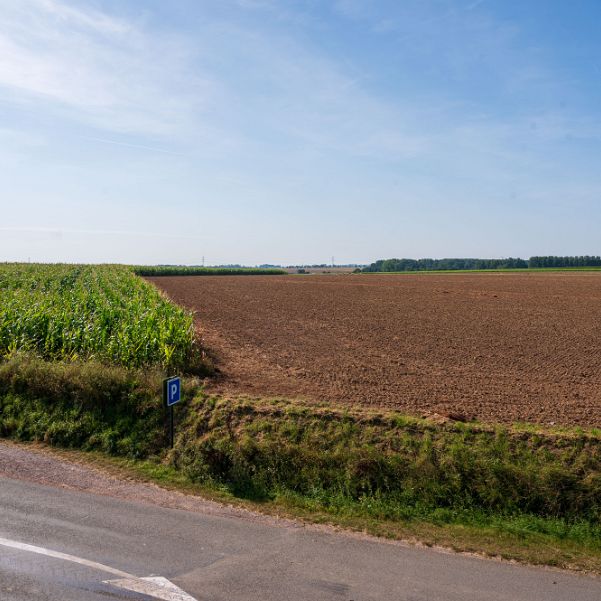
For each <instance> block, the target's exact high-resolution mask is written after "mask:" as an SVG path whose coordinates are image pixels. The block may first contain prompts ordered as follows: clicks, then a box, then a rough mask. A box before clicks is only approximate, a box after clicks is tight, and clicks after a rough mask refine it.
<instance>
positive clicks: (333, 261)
mask: <svg viewBox="0 0 601 601" xmlns="http://www.w3.org/2000/svg"><path fill="white" fill-rule="evenodd" d="M332 267H334V256H333V255H332Z"/></svg>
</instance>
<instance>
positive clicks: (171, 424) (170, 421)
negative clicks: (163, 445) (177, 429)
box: [169, 405, 173, 448]
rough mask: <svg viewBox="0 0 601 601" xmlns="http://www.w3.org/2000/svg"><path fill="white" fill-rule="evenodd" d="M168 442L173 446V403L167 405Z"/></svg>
mask: <svg viewBox="0 0 601 601" xmlns="http://www.w3.org/2000/svg"><path fill="white" fill-rule="evenodd" d="M169 443H170V444H171V448H173V405H171V407H169Z"/></svg>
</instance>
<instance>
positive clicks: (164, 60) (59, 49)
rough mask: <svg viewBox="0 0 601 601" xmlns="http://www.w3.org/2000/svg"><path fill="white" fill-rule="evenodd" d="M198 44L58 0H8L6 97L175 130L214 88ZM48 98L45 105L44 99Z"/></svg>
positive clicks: (0, 53)
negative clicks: (199, 72) (198, 67)
mask: <svg viewBox="0 0 601 601" xmlns="http://www.w3.org/2000/svg"><path fill="white" fill-rule="evenodd" d="M192 54H193V50H192V46H191V45H190V44H188V43H187V42H186V41H185V40H184V39H183V38H182V37H176V36H169V35H166V34H160V33H157V32H152V34H151V33H149V32H146V31H145V30H144V29H143V27H141V26H140V25H138V24H137V23H135V22H130V21H126V20H125V19H117V18H114V17H110V16H108V15H106V14H104V13H101V12H99V11H97V10H95V9H91V8H85V5H81V7H75V6H73V5H71V4H67V3H65V2H61V1H59V0H32V1H31V2H27V3H25V2H21V1H20V0H19V1H15V0H7V1H6V2H5V3H4V5H3V9H2V12H1V13H0V97H1V95H2V94H1V90H2V89H4V90H5V94H4V96H5V97H6V98H8V99H10V100H11V101H12V102H20V103H34V105H35V103H40V102H44V103H46V105H47V103H48V102H51V103H54V104H53V106H52V108H53V109H54V110H55V111H56V113H57V114H63V115H66V114H68V115H69V116H70V117H73V116H75V117H76V118H78V119H79V120H81V121H83V122H86V123H88V124H91V125H95V126H98V127H101V128H103V129H108V130H112V131H118V132H132V133H143V134H150V135H157V134H173V133H174V132H176V131H178V130H184V129H185V128H186V127H187V126H189V121H190V120H191V119H193V117H194V114H195V113H196V111H198V110H199V109H200V108H201V107H202V104H203V102H204V101H205V100H206V98H207V97H208V96H209V94H210V85H209V84H208V82H207V81H206V80H204V81H202V80H200V78H198V77H196V76H195V75H193V69H192V68H191V66H190V64H191V61H192ZM46 105H45V106H46Z"/></svg>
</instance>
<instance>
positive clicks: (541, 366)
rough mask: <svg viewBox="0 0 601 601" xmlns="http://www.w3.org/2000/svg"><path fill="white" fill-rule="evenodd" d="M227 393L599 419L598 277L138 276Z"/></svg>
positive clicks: (503, 417)
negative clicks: (197, 338)
mask: <svg viewBox="0 0 601 601" xmlns="http://www.w3.org/2000/svg"><path fill="white" fill-rule="evenodd" d="M150 279H151V280H152V281H153V282H154V283H155V284H156V285H157V286H159V287H160V288H162V289H163V290H164V291H165V292H166V293H167V294H168V295H169V296H170V297H171V298H172V299H173V300H175V301H176V302H178V303H180V304H182V305H184V306H186V307H188V308H190V309H193V310H194V311H196V319H197V325H198V329H199V331H200V333H201V335H202V337H203V339H204V341H205V345H206V346H208V347H209V348H210V349H211V350H212V352H213V353H214V354H215V356H216V357H217V360H218V365H219V367H220V370H221V372H222V377H221V378H219V379H218V380H217V382H216V383H215V384H214V386H215V387H217V388H220V389H221V390H224V389H225V390H227V391H228V392H231V393H244V394H249V395H261V396H283V397H289V398H305V399H308V400H315V401H331V402H336V403H353V404H362V405H368V406H374V407H390V408H396V409H399V410H401V411H403V412H407V413H412V414H417V415H419V414H432V413H438V414H440V415H448V414H455V413H458V414H462V415H464V416H466V417H468V418H472V417H473V418H476V419H479V420H483V421H495V422H514V421H531V422H540V423H556V424H580V425H587V426H601V275H599V274H586V273H581V274H574V273H541V274H473V275H463V274H461V275H459V274H455V275H453V274H450V275H426V274H417V275H398V276H395V275H382V276H379V275H338V276H244V277H161V278H150Z"/></svg>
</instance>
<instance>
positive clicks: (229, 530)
mask: <svg viewBox="0 0 601 601" xmlns="http://www.w3.org/2000/svg"><path fill="white" fill-rule="evenodd" d="M30 465H31V466H34V467H33V468H31V469H30ZM57 475H60V476H61V477H60V480H61V483H60V486H59V485H58V483H57V482H54V484H53V485H49V484H50V482H49V481H50V480H56V476H57ZM23 478H26V479H23ZM40 482H42V483H40ZM65 487H67V488H65ZM78 488H79V490H77V489H78ZM132 496H135V497H136V498H137V499H139V500H132V498H128V497H132ZM173 507H185V508H186V509H175V508H173ZM65 557H67V559H65ZM98 566H100V567H98ZM111 570H112V572H111ZM148 577H160V578H159V580H158V582H159V583H166V582H170V583H173V585H174V586H175V587H178V588H177V589H176V588H174V589H173V590H174V591H178V590H179V591H180V592H173V593H170V592H169V591H170V590H171V589H168V588H163V589H160V590H162V591H163V593H162V594H163V595H164V596H163V597H156V596H149V595H147V594H141V593H137V592H132V588H131V586H133V590H140V589H139V586H141V585H143V584H144V582H149V581H142V580H140V578H148ZM128 578H129V580H128ZM164 579H168V580H164ZM120 581H126V582H130V581H132V582H133V583H134V584H133V585H131V586H130V588H127V584H126V587H125V588H121V587H120V585H119V584H118V583H119V582H120ZM153 582H154V581H153ZM130 584H131V583H130ZM136 586H137V587H138V588H137V589H136ZM153 586H154V584H153ZM155 588H156V587H155ZM159 588H160V587H159ZM153 590H154V589H153ZM157 590H158V589H157ZM169 594H173V596H172V597H169ZM178 595H181V596H178ZM157 598H165V599H173V600H174V601H175V600H177V601H179V600H180V599H182V600H183V599H186V600H189V599H195V600H197V601H209V600H210V601H250V600H253V601H258V600H261V601H296V600H298V601H313V600H315V601H330V600H331V601H476V600H478V601H484V600H486V601H518V600H524V601H599V600H600V599H601V580H599V579H595V578H590V577H585V576H576V575H573V574H569V573H564V572H559V571H554V570H547V569H535V568H529V567H524V566H517V565H513V564H509V563H502V562H498V561H491V560H485V559H479V558H475V557H469V556H465V555H456V554H452V553H444V552H440V551H436V550H432V549H425V548H417V547H412V546H409V545H403V544H398V543H390V542H386V541H380V540H377V539H373V538H368V537H361V536H357V535H348V534H344V533H339V532H335V531H333V530H328V529H327V528H319V527H312V526H303V525H301V524H297V523H294V522H289V521H283V520H282V521H278V520H276V519H274V518H266V517H262V516H256V515H254V514H251V513H250V512H245V511H241V510H234V509H229V508H227V507H222V506H220V505H218V504H216V503H211V502H207V501H203V500H196V499H194V498H192V497H189V496H186V495H180V494H179V493H172V492H165V493H163V492H162V491H160V490H159V489H157V488H156V487H153V486H152V485H146V484H136V483H128V482H119V481H117V480H116V479H115V478H113V477H109V476H106V475H102V474H99V473H97V472H95V470H92V469H90V468H88V467H85V466H78V465H73V464H70V463H69V462H67V461H65V460H62V459H58V458H56V457H54V456H51V455H50V456H42V455H40V453H37V452H36V453H32V452H30V451H28V450H24V449H22V448H20V447H16V446H14V445H7V444H4V443H1V442H0V599H1V600H2V601H38V600H48V601H88V600H89V601H92V600H94V601H98V600H103V601H107V600H111V599H114V600H119V599H121V600H125V599H128V600H138V601H152V600H153V599H157Z"/></svg>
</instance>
